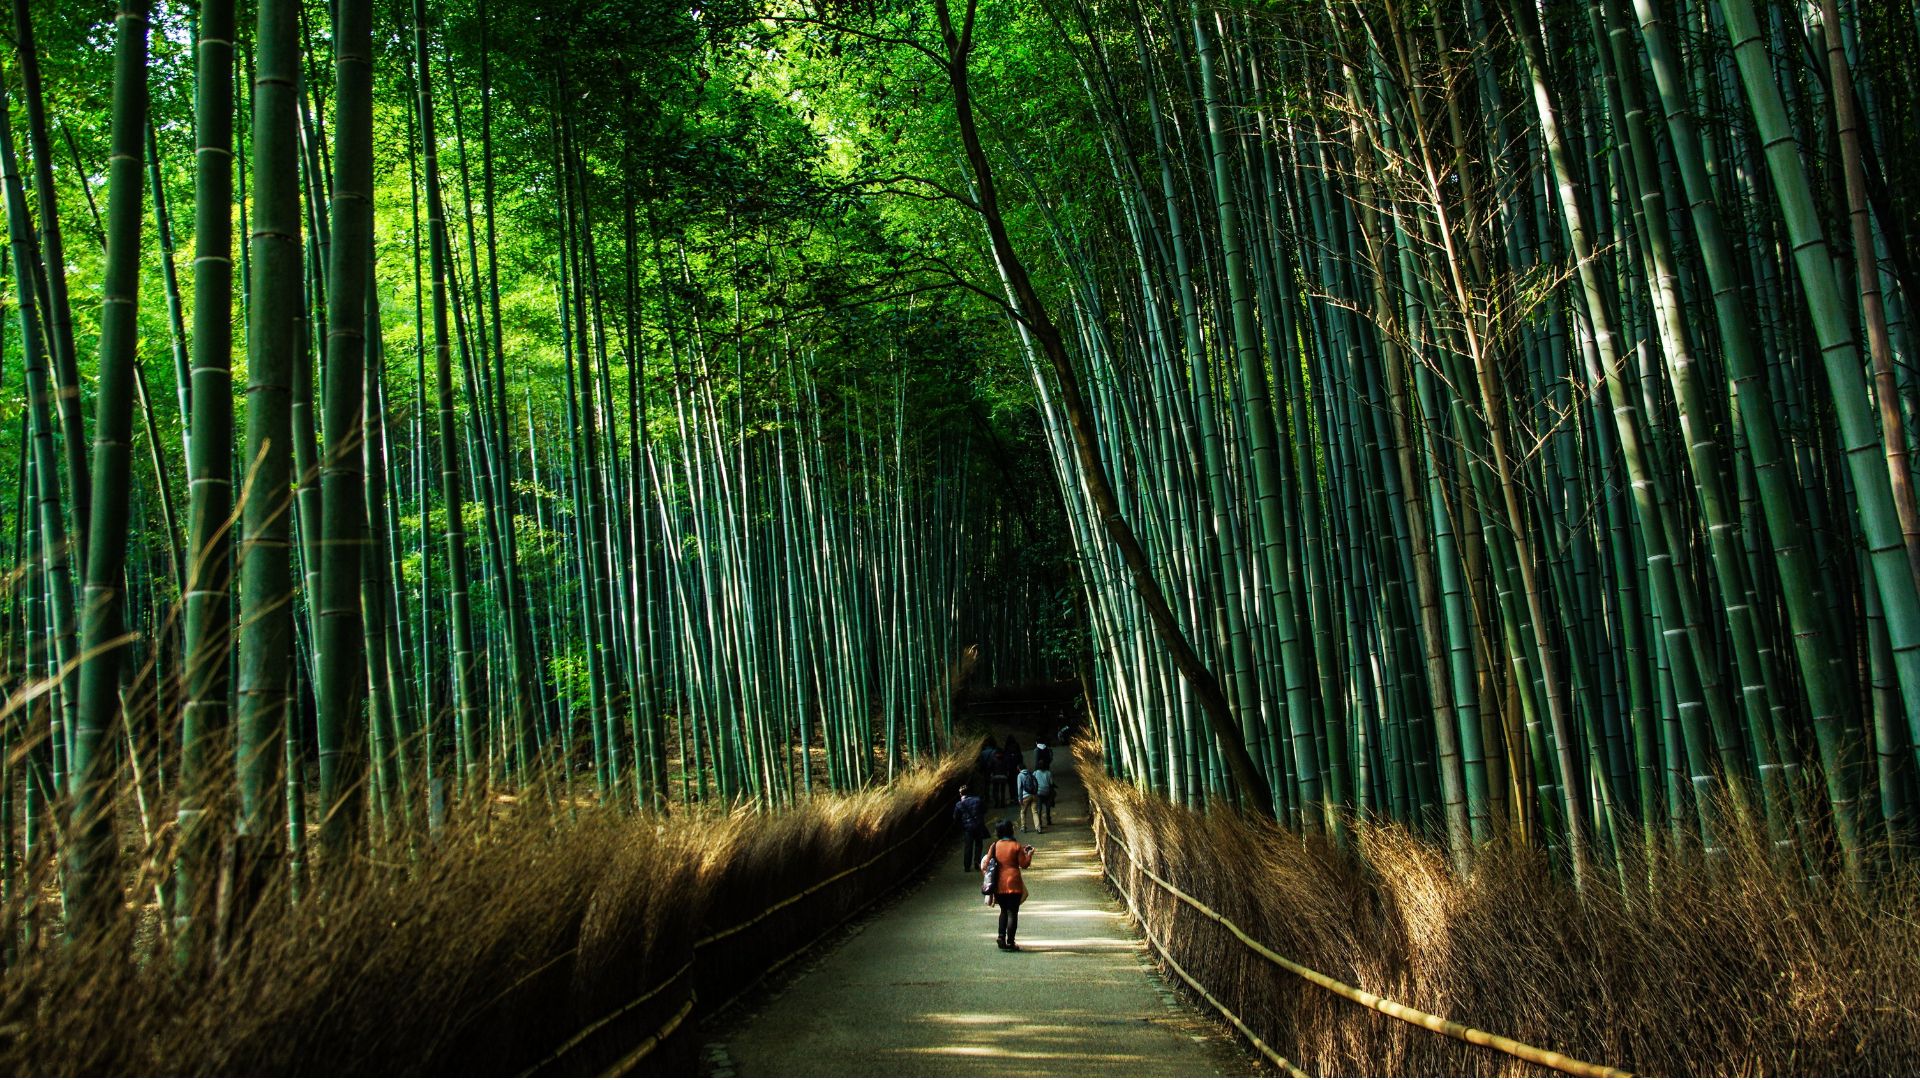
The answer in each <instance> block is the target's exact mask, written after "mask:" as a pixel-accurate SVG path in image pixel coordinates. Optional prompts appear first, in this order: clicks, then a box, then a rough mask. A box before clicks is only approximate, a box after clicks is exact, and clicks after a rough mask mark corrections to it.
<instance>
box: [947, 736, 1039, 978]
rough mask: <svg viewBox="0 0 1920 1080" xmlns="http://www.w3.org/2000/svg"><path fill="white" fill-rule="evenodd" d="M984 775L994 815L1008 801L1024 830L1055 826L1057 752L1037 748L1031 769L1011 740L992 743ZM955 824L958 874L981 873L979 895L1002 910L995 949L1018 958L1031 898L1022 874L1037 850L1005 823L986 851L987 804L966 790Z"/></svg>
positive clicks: (983, 755)
mask: <svg viewBox="0 0 1920 1080" xmlns="http://www.w3.org/2000/svg"><path fill="white" fill-rule="evenodd" d="M979 766H980V773H981V775H982V779H983V781H984V787H985V789H986V791H987V797H988V798H990V799H992V800H993V806H994V808H995V809H998V808H1000V807H1003V806H1005V805H1007V802H1008V801H1009V798H1010V799H1011V800H1012V801H1015V802H1017V803H1018V804H1019V806H1020V828H1022V829H1024V828H1027V827H1028V823H1029V822H1031V823H1032V827H1033V829H1034V831H1036V832H1046V831H1047V826H1049V825H1052V824H1053V807H1054V803H1055V801H1056V800H1057V797H1058V794H1059V789H1058V787H1056V786H1055V784H1054V781H1053V750H1052V749H1051V748H1049V747H1048V746H1047V744H1046V743H1035V744H1034V747H1033V766H1032V767H1031V768H1029V767H1028V766H1027V763H1026V760H1025V755H1024V754H1023V753H1022V752H1021V748H1020V743H1019V741H1018V740H1017V739H1015V738H1014V737H1013V736H1012V735H1008V736H1007V738H1006V741H1005V742H1004V743H1001V744H998V745H996V744H995V743H994V741H993V740H992V739H991V738H989V739H987V740H986V742H985V744H984V745H982V746H981V748H980V760H979ZM953 819H954V822H955V823H956V824H957V825H959V827H960V835H961V837H962V848H961V862H960V868H961V869H962V870H964V871H966V872H968V873H973V872H976V871H977V872H979V873H980V874H981V875H982V877H981V884H980V892H981V894H982V895H983V896H984V897H985V899H986V902H987V903H989V904H993V905H995V906H997V907H998V908H999V909H1000V932H999V936H998V938H997V941H996V944H997V946H998V947H999V948H1000V949H1002V950H1004V951H1007V952H1019V951H1020V946H1019V945H1018V944H1016V943H1015V940H1014V939H1015V936H1016V935H1017V934H1018V933H1019V930H1020V904H1021V902H1022V901H1024V900H1025V899H1026V898H1027V886H1026V882H1025V880H1024V879H1023V878H1022V877H1021V875H1020V871H1022V870H1024V869H1026V868H1027V867H1030V866H1032V865H1033V845H1031V844H1022V843H1021V842H1020V840H1019V838H1018V837H1016V836H1015V835H1014V823H1013V822H1011V821H1008V820H1007V819H1005V818H1002V819H1000V820H999V821H997V822H995V823H994V828H993V833H992V835H993V837H994V840H993V843H992V845H991V846H988V847H986V849H985V850H984V851H983V850H982V846H983V845H984V844H985V842H986V840H987V837H988V835H989V834H988V829H987V804H986V802H985V801H983V800H982V799H981V797H980V796H979V795H976V794H974V793H973V790H972V789H971V788H970V787H968V786H967V785H961V788H960V800H959V802H957V803H955V804H954V807H953Z"/></svg>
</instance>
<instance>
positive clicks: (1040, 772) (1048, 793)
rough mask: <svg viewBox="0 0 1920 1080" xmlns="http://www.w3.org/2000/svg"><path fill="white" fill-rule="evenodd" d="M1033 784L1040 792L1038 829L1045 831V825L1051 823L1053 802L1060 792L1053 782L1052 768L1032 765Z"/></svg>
mask: <svg viewBox="0 0 1920 1080" xmlns="http://www.w3.org/2000/svg"><path fill="white" fill-rule="evenodd" d="M1033 786H1034V788H1035V790H1037V791H1038V792H1039V794H1040V817H1041V828H1040V831H1041V832H1046V831H1047V830H1046V826H1048V825H1052V824H1053V803H1054V800H1055V799H1056V798H1057V797H1058V796H1059V794H1060V789H1059V788H1058V787H1056V786H1055V785H1054V782H1053V769H1051V768H1049V767H1048V766H1046V765H1036V766H1034V769H1033Z"/></svg>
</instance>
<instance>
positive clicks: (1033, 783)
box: [1019, 769, 1040, 799]
mask: <svg viewBox="0 0 1920 1080" xmlns="http://www.w3.org/2000/svg"><path fill="white" fill-rule="evenodd" d="M1019 790H1020V797H1021V798H1023V799H1025V798H1029V797H1031V796H1035V795H1038V794H1040V782H1039V781H1038V780H1035V779H1034V778H1033V774H1032V773H1030V772H1027V771H1026V770H1025V769H1022V770H1021V771H1020V789H1019Z"/></svg>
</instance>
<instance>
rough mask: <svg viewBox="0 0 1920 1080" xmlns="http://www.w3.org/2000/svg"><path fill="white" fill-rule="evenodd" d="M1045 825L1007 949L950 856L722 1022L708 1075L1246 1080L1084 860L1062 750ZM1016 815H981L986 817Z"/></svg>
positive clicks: (1087, 853)
mask: <svg viewBox="0 0 1920 1080" xmlns="http://www.w3.org/2000/svg"><path fill="white" fill-rule="evenodd" d="M1054 775H1055V776H1056V778H1057V779H1059V781H1060V796H1059V805H1058V807H1057V808H1056V809H1055V811H1054V826H1053V827H1052V828H1049V829H1047V830H1046V832H1045V833H1044V834H1037V835H1036V834H1025V833H1023V834H1022V835H1021V840H1022V841H1023V842H1025V843H1030V844H1032V845H1034V848H1035V852H1034V857H1033V867H1032V869H1030V870H1028V871H1027V872H1026V878H1027V884H1028V892H1029V898H1028V900H1027V902H1026V903H1025V904H1024V905H1023V906H1022V907H1021V909H1020V930H1019V942H1020V950H1021V951H1019V952H1017V953H1006V952H1001V951H999V950H998V949H996V948H995V947H994V933H995V930H996V920H997V919H998V916H999V911H998V909H996V908H992V907H988V906H987V905H985V904H983V903H981V900H980V872H979V871H978V870H973V869H969V870H967V871H965V872H964V873H963V872H962V871H961V868H960V858H961V856H960V851H959V848H958V846H957V845H956V846H954V847H953V848H951V849H950V850H949V851H948V852H947V853H946V854H944V855H942V856H941V858H940V860H939V862H938V863H937V864H936V867H937V868H936V869H935V870H934V871H933V872H932V873H931V875H930V876H929V877H928V878H927V879H926V880H925V881H923V882H921V883H920V884H918V885H916V886H913V887H912V889H911V891H909V892H908V893H906V894H905V895H903V896H902V897H901V898H900V899H898V900H896V901H895V902H893V903H891V904H889V905H887V906H885V907H884V908H882V909H880V910H879V912H878V913H877V914H876V915H874V916H872V917H871V918H869V919H867V920H865V921H864V922H863V923H861V924H860V925H858V926H857V928H856V929H855V930H854V931H853V933H852V934H851V936H849V937H846V938H844V939H842V940H841V942H840V944H839V945H838V946H836V947H834V948H832V949H831V950H830V951H826V952H823V953H822V954H820V955H818V956H816V957H815V958H813V959H812V960H811V961H810V962H809V963H806V964H804V965H803V966H802V967H801V968H800V970H799V971H797V972H795V974H794V975H793V976H792V977H790V978H789V979H788V980H787V981H786V982H785V983H784V984H783V985H781V986H778V987H776V988H775V989H774V990H773V991H771V992H770V993H769V994H767V995H765V996H763V997H762V998H761V1000H760V1002H759V1003H758V1004H757V1007H756V1008H755V1009H754V1011H752V1012H750V1013H747V1014H745V1015H736V1016H733V1017H722V1018H721V1026H720V1027H719V1028H717V1029H716V1030H715V1032H714V1033H713V1034H712V1035H711V1036H710V1037H709V1038H710V1041H709V1042H708V1044H707V1047H706V1052H705V1055H704V1064H705V1067H706V1070H707V1073H708V1075H712V1076H1246V1075H1253V1074H1254V1073H1256V1072H1257V1069H1256V1067H1255V1064H1254V1062H1253V1061H1252V1060H1251V1059H1250V1058H1248V1057H1247V1056H1245V1055H1244V1054H1243V1053H1242V1052H1241V1050H1240V1048H1239V1047H1238V1046H1237V1045H1236V1043H1235V1042H1234V1041H1233V1040H1232V1039H1231V1038H1229V1037H1228V1036H1227V1034H1226V1033H1225V1031H1224V1029H1222V1028H1221V1027H1220V1026H1218V1025H1217V1024H1215V1023H1214V1022H1213V1021H1212V1020H1211V1019H1210V1018H1208V1017H1204V1016H1202V1015H1200V1014H1199V1013H1197V1012H1195V1011H1194V1010H1193V1009H1192V1008H1190V1007H1189V1006H1188V1005H1187V1004H1186V1003H1185V1002H1184V1001H1182V1000H1181V999H1180V998H1178V997H1177V996H1176V995H1175V994H1174V993H1173V992H1172V991H1171V990H1170V989H1169V988H1168V987H1167V985H1166V983H1165V982H1164V981H1162V979H1161V977H1160V975H1159V973H1158V971H1157V970H1155V968H1154V965H1153V961H1152V959H1151V956H1150V955H1149V954H1148V952H1147V947H1146V945H1145V944H1144V943H1143V942H1142V941H1140V939H1139V938H1138V937H1136V936H1135V935H1134V933H1133V932H1132V929H1131V927H1129V925H1128V923H1127V917H1126V913H1125V910H1124V909H1123V908H1121V907H1120V905H1119V904H1118V903H1117V902H1115V901H1114V900H1113V898H1112V897H1111V896H1110V895H1109V894H1108V893H1107V890H1106V887H1105V883H1104V882H1103V881H1102V878H1101V873H1100V861H1099V859H1098V857H1097V856H1096V855H1095V854H1094V848H1093V831H1092V827H1091V821H1090V818H1089V815H1088V811H1087V799H1086V792H1085V789H1084V788H1083V787H1082V786H1081V785H1080V783H1079V782H1078V780H1077V778H1076V777H1075V775H1074V771H1073V763H1072V759H1071V754H1070V753H1069V752H1068V751H1067V750H1066V749H1065V748H1061V750H1060V752H1059V753H1058V755H1057V756H1056V760H1055V773H1054ZM1015 813H1016V810H1015V808H1013V807H1008V808H1006V809H1004V810H992V811H990V816H989V820H990V821H991V820H993V818H996V817H1000V816H1012V815H1014V814H1015Z"/></svg>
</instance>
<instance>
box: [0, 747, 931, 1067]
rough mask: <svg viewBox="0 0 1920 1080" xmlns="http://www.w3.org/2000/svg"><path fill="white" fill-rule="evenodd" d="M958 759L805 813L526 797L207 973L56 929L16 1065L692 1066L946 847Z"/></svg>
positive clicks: (19, 1029) (290, 912) (36, 978)
mask: <svg viewBox="0 0 1920 1080" xmlns="http://www.w3.org/2000/svg"><path fill="white" fill-rule="evenodd" d="M957 775H958V769H957V765H956V764H955V763H954V762H952V761H949V762H946V763H943V764H941V765H940V766H938V767H929V768H923V769H918V770H914V771H912V772H910V773H908V774H906V775H905V776H904V777H902V778H901V779H900V780H899V781H898V782H896V783H895V784H893V785H891V786H889V787H887V788H885V789H880V790H875V791H872V792H867V793H862V794H855V795H834V796H821V797H817V798H815V799H813V800H811V801H810V802H808V803H807V804H805V805H803V806H801V807H799V808H796V809H794V810H791V811H786V812H781V813H766V814H762V813H744V812H743V813H738V814H734V815H731V816H726V817H713V818H704V819H703V818H698V817H695V818H675V819H673V820H671V821H660V820H658V819H653V818H635V817H631V816H621V815H617V814H612V813H606V812H598V811H596V812H584V811H583V812H581V813H579V814H578V815H577V816H575V817H574V818H573V819H572V820H567V819H566V818H565V817H548V816H547V815H546V814H545V813H544V812H540V813H533V812H528V813H522V814H518V815H511V816H506V817H503V818H500V819H496V820H494V821H491V822H488V823H487V824H486V825H485V827H484V828H476V829H474V830H472V831H470V832H468V833H467V834H465V835H460V834H456V833H449V834H448V835H447V836H446V837H444V838H443V839H442V840H441V842H439V843H438V844H436V845H434V846H432V847H431V848H428V849H426V850H424V851H422V852H421V853H420V855H419V857H418V860H417V862H416V864H415V865H414V866H412V867H411V868H410V869H409V870H406V871H405V872H402V871H401V869H400V868H398V867H393V866H387V867H382V866H378V865H374V864H372V863H371V862H364V861H363V862H362V863H361V864H359V865H357V866H356V867H354V868H353V869H352V870H350V871H349V872H346V873H342V874H335V875H323V876H324V877H327V878H328V879H329V880H328V881H327V883H326V889H325V891H324V892H322V893H320V894H318V895H314V896H312V897H309V898H308V899H307V900H305V901H303V902H302V903H300V904H299V905H297V906H291V907H289V906H287V905H285V904H284V903H279V904H270V905H268V910H269V911H270V912H271V914H262V915H260V916H258V917H256V921H255V925H254V926H253V927H252V928H251V933H250V938H251V945H250V947H249V948H248V949H247V950H246V951H245V952H244V953H243V954H241V955H240V956H239V958H238V959H236V960H235V961H233V962H230V963H228V964H226V965H224V966H222V967H221V968H219V969H218V970H217V971H215V972H213V973H211V974H209V975H206V976H201V977H194V978H187V977H184V976H181V975H179V974H177V973H176V972H175V971H174V970H173V969H172V967H171V966H170V965H169V964H167V963H166V962H164V961H160V962H149V963H147V964H135V963H131V962H129V961H128V960H127V959H126V952H125V950H124V949H115V950H112V951H110V952H95V953H92V954H89V953H88V952H86V951H85V950H78V951H76V950H73V949H58V948H55V949H49V950H46V952H45V953H44V954H42V955H37V956H33V957H29V958H27V959H25V960H23V961H22V962H20V963H18V964H16V965H15V966H14V967H13V969H11V970H10V971H8V972H7V973H6V975H5V976H4V979H3V980H0V1070H3V1071H6V1072H9V1073H14V1074H47V1073H55V1074H81V1075H91V1074H174V1073H214V1074H236V1073H237V1074H253V1075H259V1074H275V1073H289V1074H323V1073H324V1074H347V1075H353V1074H367V1073H375V1074H403V1075H404V1074H416V1073H425V1074H457V1075H500V1074H509V1075H511V1074H518V1073H524V1072H537V1073H554V1074H566V1075H573V1074H598V1073H602V1072H606V1071H609V1070H621V1071H629V1072H635V1073H638V1074H643V1075H672V1074H682V1073H685V1072H686V1071H687V1069H688V1066H689V1063H690V1061H691V1054H692V1051H693V1048H694V1047H695V1046H697V1045H698V1041H697V1039H696V1038H695V1037H694V1035H693V1029H694V1027H695V1026H696V1024H697V1022H698V1020H699V1018H700V1017H701V1016H704V1015H707V1014H709V1013H710V1012H711V1011H712V1010H713V1008H714V1007H716V1006H719V1005H722V1004H724V1003H725V1002H726V1001H727V1000H728V999H729V998H731V997H733V996H734V995H736V994H739V993H741V992H742V991H743V990H745V989H748V988H750V986H751V985H752V984H753V983H755V982H756V981H757V980H758V979H759V978H760V977H761V976H762V975H763V974H764V973H765V972H766V971H767V970H768V969H769V968H770V967H773V966H775V965H778V964H779V963H781V962H782V961H783V960H784V959H785V958H788V957H790V956H792V955H793V954H794V952H795V950H797V949H799V948H801V947H802V946H804V945H805V944H807V943H809V942H811V941H813V940H815V939H816V938H818V937H820V936H821V935H822V934H824V933H826V932H829V931H830V930H831V929H832V928H834V927H835V926H838V925H839V924H840V923H842V922H844V921H845V920H846V918H847V917H848V916H849V915H851V914H853V913H854V912H856V911H857V910H859V909H860V908H861V907H863V906H864V905H866V904H867V903H869V902H871V901H872V900H874V899H876V898H878V897H879V896H880V895H882V894H884V893H885V892H887V891H888V890H890V889H891V888H892V887H893V886H895V885H897V884H898V883H900V882H901V881H902V880H903V879H905V878H907V877H908V876H910V875H911V874H913V873H914V872H915V871H916V870H917V869H918V868H920V867H921V866H923V865H924V864H925V863H926V862H927V860H928V859H929V857H930V855H932V854H933V853H934V851H935V849H936V848H937V847H938V846H939V845H940V844H941V843H942V840H943V838H944V835H945V831H946V829H945V824H946V823H945V818H944V814H945V811H946V806H947V800H948V798H949V797H950V795H951V789H952V786H953V783H954V782H955V779H956V777H957ZM281 899H282V900H284V896H283V897H281ZM770 909H771V910H770ZM130 917H131V916H130ZM730 928H737V929H732V932H728V933H724V934H722V933H721V932H723V931H728V930H730ZM715 935H720V936H718V937H716V936H715ZM123 940H124V938H123Z"/></svg>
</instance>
